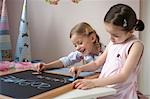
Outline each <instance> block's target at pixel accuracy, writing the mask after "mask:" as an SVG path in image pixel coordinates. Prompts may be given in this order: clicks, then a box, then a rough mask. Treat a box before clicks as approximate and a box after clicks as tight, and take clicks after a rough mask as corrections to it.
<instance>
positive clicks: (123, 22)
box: [104, 4, 144, 31]
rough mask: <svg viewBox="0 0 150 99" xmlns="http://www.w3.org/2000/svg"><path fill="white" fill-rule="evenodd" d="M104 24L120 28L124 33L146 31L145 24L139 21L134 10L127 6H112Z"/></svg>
mask: <svg viewBox="0 0 150 99" xmlns="http://www.w3.org/2000/svg"><path fill="white" fill-rule="evenodd" d="M104 22H106V23H112V24H113V25H116V26H120V27H122V28H123V30H124V31H131V30H133V29H135V30H136V31H142V30H144V23H143V21H141V20H138V19H137V17H136V13H135V12H134V10H133V9H132V8H131V7H129V6H127V5H125V4H116V5H114V6H112V7H111V8H110V9H109V11H108V12H107V14H106V15H105V17H104Z"/></svg>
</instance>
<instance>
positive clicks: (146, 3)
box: [139, 0, 150, 98]
mask: <svg viewBox="0 0 150 99" xmlns="http://www.w3.org/2000/svg"><path fill="white" fill-rule="evenodd" d="M149 9H150V0H141V19H142V20H143V21H144V23H145V30H144V31H143V32H141V33H140V38H141V39H142V40H143V42H144V47H145V49H144V57H143V61H142V63H141V69H142V71H141V72H140V73H141V74H140V84H139V85H140V89H141V91H142V92H143V93H145V94H146V95H149V98H150V77H149V75H150V60H149V59H150V52H149V51H150V47H149V42H150V18H149V17H150V10H149Z"/></svg>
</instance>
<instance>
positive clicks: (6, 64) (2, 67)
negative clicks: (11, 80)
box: [0, 61, 9, 71]
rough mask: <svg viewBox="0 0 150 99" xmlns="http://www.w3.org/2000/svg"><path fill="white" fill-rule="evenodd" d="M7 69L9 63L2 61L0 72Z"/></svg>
mask: <svg viewBox="0 0 150 99" xmlns="http://www.w3.org/2000/svg"><path fill="white" fill-rule="evenodd" d="M8 69H9V62H7V61H2V62H0V71H6V70H8Z"/></svg>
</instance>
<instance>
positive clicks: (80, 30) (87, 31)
mask: <svg viewBox="0 0 150 99" xmlns="http://www.w3.org/2000/svg"><path fill="white" fill-rule="evenodd" d="M93 33H94V34H95V35H96V41H95V42H94V43H95V44H96V45H99V46H100V47H101V43H100V39H99V36H98V34H97V33H96V31H95V30H94V29H93V28H92V27H91V25H89V24H88V23H86V22H81V23H79V24H77V25H75V26H74V27H73V28H72V29H71V31H70V38H71V37H72V35H73V34H77V35H83V36H89V35H91V34H93Z"/></svg>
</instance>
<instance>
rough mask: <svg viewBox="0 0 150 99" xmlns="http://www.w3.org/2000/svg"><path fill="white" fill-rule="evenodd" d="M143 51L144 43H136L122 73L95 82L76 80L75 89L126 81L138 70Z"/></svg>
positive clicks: (94, 80)
mask: <svg viewBox="0 0 150 99" xmlns="http://www.w3.org/2000/svg"><path fill="white" fill-rule="evenodd" d="M143 49H144V46H143V44H142V43H140V42H135V43H134V44H133V45H132V47H131V49H130V52H129V55H128V57H127V60H126V62H125V64H124V66H123V68H122V70H121V72H120V73H118V74H115V75H112V76H109V77H106V78H98V79H93V80H88V79H85V80H84V79H83V80H76V81H75V82H74V83H75V88H79V89H88V88H92V87H97V86H106V85H112V84H116V83H122V82H124V81H126V80H127V79H128V77H129V75H130V74H131V73H132V72H133V71H134V70H135V69H136V66H137V64H138V62H139V60H140V58H141V55H142V53H143Z"/></svg>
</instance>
